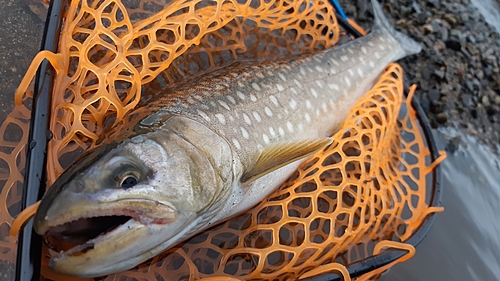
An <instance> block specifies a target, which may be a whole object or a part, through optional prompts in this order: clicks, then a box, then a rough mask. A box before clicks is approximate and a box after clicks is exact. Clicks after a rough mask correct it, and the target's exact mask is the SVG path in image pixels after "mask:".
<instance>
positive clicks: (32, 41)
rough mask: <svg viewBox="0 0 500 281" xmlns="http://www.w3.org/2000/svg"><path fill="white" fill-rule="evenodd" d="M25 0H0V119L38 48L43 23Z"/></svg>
mask: <svg viewBox="0 0 500 281" xmlns="http://www.w3.org/2000/svg"><path fill="white" fill-rule="evenodd" d="M30 5H31V6H32V8H33V9H36V6H33V5H32V4H30V2H28V1H27V0H0V7H1V8H0V19H1V20H0V120H1V121H3V120H4V119H5V117H6V116H7V114H8V113H9V112H11V111H12V108H13V107H14V105H13V102H12V101H13V98H14V92H15V90H16V89H17V86H18V85H19V82H20V81H21V79H22V77H23V76H24V73H25V72H26V69H27V68H28V66H29V65H30V63H31V60H32V59H33V57H34V56H35V55H36V53H37V52H38V51H39V50H40V43H41V39H42V34H43V27H44V23H43V21H42V20H41V19H40V17H39V16H37V15H36V14H35V13H34V12H32V9H30Z"/></svg>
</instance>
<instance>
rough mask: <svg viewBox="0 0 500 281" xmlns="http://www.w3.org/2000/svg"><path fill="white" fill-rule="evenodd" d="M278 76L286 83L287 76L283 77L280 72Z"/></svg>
mask: <svg viewBox="0 0 500 281" xmlns="http://www.w3.org/2000/svg"><path fill="white" fill-rule="evenodd" d="M278 76H279V77H280V78H281V80H283V82H286V77H285V75H283V73H281V72H279V73H278Z"/></svg>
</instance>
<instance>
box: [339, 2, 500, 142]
mask: <svg viewBox="0 0 500 281" xmlns="http://www.w3.org/2000/svg"><path fill="white" fill-rule="evenodd" d="M381 2H382V3H383V4H384V8H385V12H386V15H388V16H390V17H391V21H392V23H393V24H394V25H395V26H396V28H397V29H398V30H400V31H402V32H404V33H406V34H409V35H410V36H411V37H413V38H414V39H415V40H417V41H418V42H420V43H421V44H422V46H423V51H422V52H421V53H420V54H419V55H416V56H411V57H408V58H405V59H403V60H401V61H400V63H401V64H402V66H403V67H404V69H405V72H406V84H407V85H410V84H417V85H418V91H417V95H416V96H417V97H418V99H419V100H420V102H421V105H422V106H423V108H424V110H425V112H426V113H427V116H428V117H429V119H430V122H431V124H432V126H433V127H434V128H437V127H445V126H450V127H455V128H457V129H459V130H461V131H463V132H465V133H466V134H470V135H475V136H477V137H478V138H479V139H480V141H482V142H484V143H486V144H489V145H490V146H493V147H494V145H495V144H499V142H500V35H499V34H498V33H497V32H496V31H495V29H494V28H493V27H492V26H489V25H488V24H487V23H486V22H485V20H484V17H483V16H482V15H481V14H480V13H479V11H478V10H477V9H476V8H474V7H473V5H471V3H470V2H469V0H458V1H457V0H426V1H424V0H382V1H381ZM342 5H343V7H345V10H346V13H347V14H349V15H352V16H354V17H355V18H356V19H357V20H358V22H360V23H361V25H362V26H363V27H364V28H369V27H370V26H371V25H372V14H371V7H370V6H371V4H370V1H368V0H346V1H343V4H342Z"/></svg>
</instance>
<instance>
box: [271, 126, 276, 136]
mask: <svg viewBox="0 0 500 281" xmlns="http://www.w3.org/2000/svg"><path fill="white" fill-rule="evenodd" d="M269 133H270V134H271V136H273V137H274V136H276V132H275V131H274V128H273V127H269Z"/></svg>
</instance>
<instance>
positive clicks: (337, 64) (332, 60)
mask: <svg viewBox="0 0 500 281" xmlns="http://www.w3.org/2000/svg"><path fill="white" fill-rule="evenodd" d="M330 61H331V62H332V63H333V64H335V65H336V66H340V63H339V62H338V61H336V60H334V59H331V60H330Z"/></svg>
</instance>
